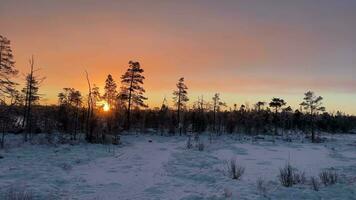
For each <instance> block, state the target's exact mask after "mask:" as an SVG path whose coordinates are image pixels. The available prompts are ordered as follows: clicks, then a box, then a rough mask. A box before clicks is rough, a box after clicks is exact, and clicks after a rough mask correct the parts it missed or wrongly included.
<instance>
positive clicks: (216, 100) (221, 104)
mask: <svg viewBox="0 0 356 200" xmlns="http://www.w3.org/2000/svg"><path fill="white" fill-rule="evenodd" d="M212 100H213V130H214V132H215V131H216V114H217V113H219V112H220V109H221V107H226V103H225V102H223V101H221V98H220V94H219V93H215V94H214V96H213V98H212Z"/></svg>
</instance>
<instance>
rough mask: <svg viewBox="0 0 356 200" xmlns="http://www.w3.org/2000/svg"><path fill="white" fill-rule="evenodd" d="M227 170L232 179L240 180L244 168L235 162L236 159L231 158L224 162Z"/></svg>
mask: <svg viewBox="0 0 356 200" xmlns="http://www.w3.org/2000/svg"><path fill="white" fill-rule="evenodd" d="M226 165H227V172H228V174H229V176H230V177H231V178H232V179H234V180H240V178H241V176H242V175H243V174H244V173H245V168H244V167H242V166H240V165H239V164H238V163H237V160H236V159H231V160H230V162H228V161H227V162H226Z"/></svg>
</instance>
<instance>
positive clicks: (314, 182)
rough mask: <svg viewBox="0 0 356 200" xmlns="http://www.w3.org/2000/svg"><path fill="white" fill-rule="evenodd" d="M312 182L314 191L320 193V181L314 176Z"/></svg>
mask: <svg viewBox="0 0 356 200" xmlns="http://www.w3.org/2000/svg"><path fill="white" fill-rule="evenodd" d="M310 182H311V186H312V188H313V190H315V191H319V188H320V183H319V180H318V179H317V178H315V177H314V176H312V177H311V178H310Z"/></svg>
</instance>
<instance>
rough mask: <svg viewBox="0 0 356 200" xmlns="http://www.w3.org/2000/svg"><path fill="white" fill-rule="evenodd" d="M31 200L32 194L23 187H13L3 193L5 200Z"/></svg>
mask: <svg viewBox="0 0 356 200" xmlns="http://www.w3.org/2000/svg"><path fill="white" fill-rule="evenodd" d="M32 199H34V198H33V195H32V192H30V191H28V190H26V188H25V187H24V186H20V187H19V186H17V187H15V185H13V186H11V187H10V188H9V189H8V190H7V191H6V192H5V200H32Z"/></svg>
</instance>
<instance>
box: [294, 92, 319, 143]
mask: <svg viewBox="0 0 356 200" xmlns="http://www.w3.org/2000/svg"><path fill="white" fill-rule="evenodd" d="M304 95H305V97H304V101H303V102H302V103H301V104H300V105H301V106H303V108H304V109H305V110H306V111H307V112H308V113H309V115H310V118H311V120H310V123H311V135H312V138H311V139H312V142H315V130H314V123H315V115H316V114H318V112H320V111H325V107H323V106H322V100H323V97H321V96H316V95H315V94H314V92H312V91H308V92H306V93H305V94H304Z"/></svg>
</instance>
